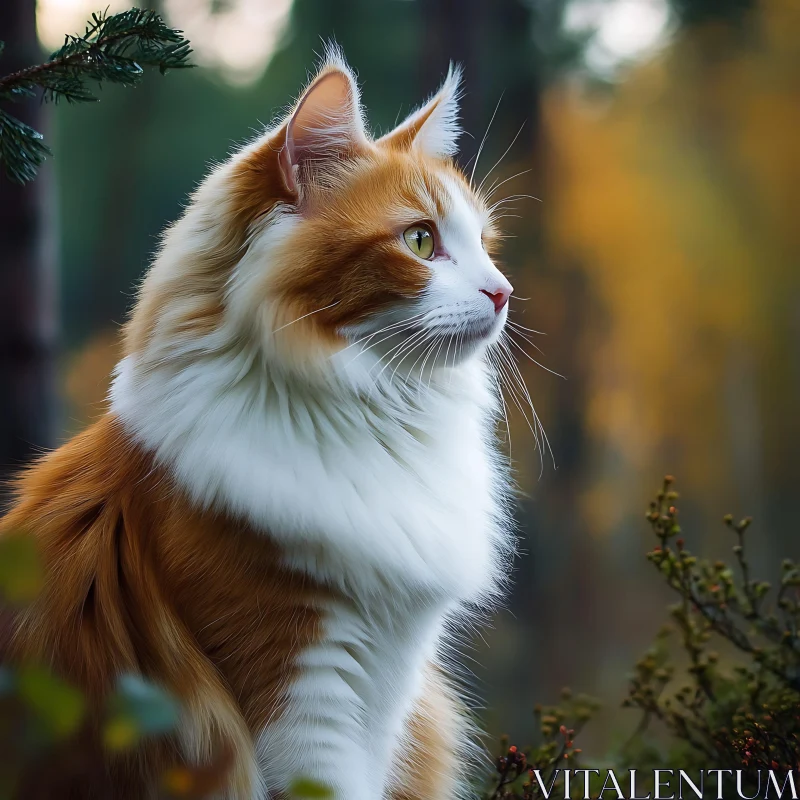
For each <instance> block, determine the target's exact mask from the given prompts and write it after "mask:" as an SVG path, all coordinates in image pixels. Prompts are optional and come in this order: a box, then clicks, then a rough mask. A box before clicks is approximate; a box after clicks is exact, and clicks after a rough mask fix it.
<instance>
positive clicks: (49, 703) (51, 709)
mask: <svg viewBox="0 0 800 800" xmlns="http://www.w3.org/2000/svg"><path fill="white" fill-rule="evenodd" d="M17 693H18V695H19V697H20V698H21V699H22V700H23V701H24V702H25V704H26V705H27V706H28V708H29V709H30V710H31V711H32V712H33V713H34V714H35V716H36V717H37V719H38V720H39V721H40V722H41V723H42V724H43V725H44V727H45V729H46V731H47V732H48V733H49V734H50V735H52V736H54V737H56V738H59V739H63V738H66V737H68V736H70V735H71V734H73V733H75V731H77V730H78V728H79V727H80V725H81V722H83V718H84V715H85V713H86V703H85V701H84V698H83V695H82V694H81V692H80V691H79V690H78V689H76V688H75V687H73V686H70V685H69V684H67V683H64V681H62V680H61V679H60V678H57V677H56V676H55V675H53V674H52V673H51V672H49V671H48V670H46V669H44V668H42V667H25V668H24V669H21V670H20V671H19V673H18V675H17Z"/></svg>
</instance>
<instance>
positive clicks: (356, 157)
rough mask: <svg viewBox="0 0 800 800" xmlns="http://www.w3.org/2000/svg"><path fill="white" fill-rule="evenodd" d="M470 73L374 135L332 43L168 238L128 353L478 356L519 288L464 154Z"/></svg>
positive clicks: (374, 371)
mask: <svg viewBox="0 0 800 800" xmlns="http://www.w3.org/2000/svg"><path fill="white" fill-rule="evenodd" d="M459 77H460V76H459V72H458V70H453V69H451V71H450V73H449V74H448V76H447V78H446V80H445V82H444V84H443V86H442V87H441V89H440V90H439V92H438V93H436V94H435V95H434V96H433V97H432V98H431V99H430V100H429V101H428V102H427V103H425V104H424V105H423V106H422V107H421V108H420V109H419V110H417V111H416V112H414V113H413V114H411V116H409V117H408V119H406V120H405V121H404V122H403V123H402V124H400V125H399V126H398V127H397V128H395V129H394V130H392V131H391V132H389V133H387V134H386V135H384V136H382V137H381V138H378V139H373V138H372V137H371V136H370V135H369V134H368V133H367V131H366V129H365V125H364V117H363V112H362V108H361V102H360V97H359V91H358V87H357V84H356V81H355V78H354V76H353V73H352V72H351V70H350V69H349V68H348V66H347V65H346V64H345V62H344V60H343V59H342V57H341V55H340V54H339V53H338V52H336V51H330V52H329V54H328V57H327V59H326V62H325V64H324V66H323V67H322V68H321V69H320V71H319V72H318V73H317V75H316V76H315V77H314V79H313V80H312V81H311V82H310V83H309V85H308V87H307V88H306V89H305V91H304V92H303V93H302V95H301V96H300V98H299V100H298V101H297V103H296V104H295V105H294V107H293V109H292V110H291V112H290V113H289V114H288V115H287V116H286V117H285V118H284V119H283V120H282V121H281V122H280V123H279V124H278V125H276V126H275V127H273V128H272V129H270V130H269V131H267V132H266V133H265V134H263V135H262V136H260V137H259V138H258V139H257V140H255V141H254V142H252V143H251V144H249V145H247V146H246V147H244V148H243V149H242V150H240V151H239V152H237V153H236V154H235V155H233V156H232V157H231V158H230V159H229V161H228V162H226V163H225V164H223V165H221V166H220V167H218V168H217V169H215V170H214V171H213V172H212V173H211V175H210V176H209V177H208V178H207V179H206V180H205V182H204V183H203V184H202V185H201V187H200V188H199V189H198V190H197V192H196V193H195V195H194V197H193V199H192V202H191V204H190V206H189V208H188V209H187V211H186V213H185V214H184V216H183V217H182V218H181V220H179V221H178V222H177V223H176V224H175V225H174V226H173V227H172V228H171V229H170V230H169V231H168V232H167V234H166V235H165V237H164V242H163V246H162V249H161V252H160V254H159V256H158V258H157V259H156V261H155V263H154V265H153V268H152V269H151V271H150V273H149V274H148V276H147V278H146V280H145V282H144V284H143V286H142V290H141V292H140V297H139V302H138V304H137V308H136V310H135V312H134V315H133V318H132V320H131V322H130V323H129V325H128V329H127V347H128V351H129V353H132V354H134V356H135V357H137V358H138V359H140V360H142V361H145V362H154V363H162V364H163V363H164V360H165V359H166V360H169V359H174V358H178V359H181V360H187V359H188V360H192V359H195V358H197V357H203V356H204V355H216V354H219V353H228V352H234V351H235V350H236V349H237V348H239V349H241V350H248V349H249V350H250V351H253V350H254V349H258V350H259V351H260V353H261V355H262V356H263V357H264V358H265V359H266V360H267V362H269V363H271V364H274V365H277V366H282V367H285V368H286V369H287V370H294V369H304V370H306V371H312V372H313V371H319V370H320V369H323V370H324V369H326V368H327V367H331V366H332V368H335V369H336V370H338V371H344V372H346V373H348V374H349V375H351V376H353V377H354V379H355V380H357V381H359V382H361V381H366V382H369V381H370V380H375V379H377V376H378V374H379V373H383V375H384V379H386V378H388V377H389V374H390V373H391V374H392V375H394V374H398V375H401V376H403V377H404V378H405V377H408V375H409V374H414V373H415V372H416V373H420V371H422V372H423V373H424V372H425V370H430V369H432V368H434V367H436V368H452V367H455V366H457V365H458V364H460V363H462V362H464V361H465V360H467V359H470V358H472V357H475V356H478V355H480V354H481V353H482V352H483V350H485V348H486V347H487V346H488V345H489V344H490V343H491V342H492V341H494V340H495V339H496V338H497V337H498V336H499V334H500V332H501V330H502V328H503V325H504V324H505V320H506V315H507V308H508V306H507V303H508V299H509V296H510V295H511V291H512V287H511V284H510V283H509V282H508V280H507V279H506V278H505V277H504V276H503V274H502V273H501V272H500V271H499V270H498V268H497V267H496V266H495V264H494V263H493V261H492V252H493V250H494V248H495V246H496V244H497V238H498V234H497V231H496V229H495V225H494V223H493V220H492V214H491V209H490V208H489V206H488V204H487V202H486V200H485V199H484V198H483V197H482V196H481V194H480V193H479V192H477V191H476V190H475V189H474V188H473V187H472V186H471V182H470V181H469V180H467V178H466V177H465V176H464V174H462V172H461V171H460V170H459V169H458V167H456V166H455V165H454V163H453V160H452V157H453V155H454V154H455V152H456V140H457V138H458V136H459V133H460V129H459V125H458V121H457V117H458V99H459ZM326 365H327V366H326ZM384 368H385V369H384Z"/></svg>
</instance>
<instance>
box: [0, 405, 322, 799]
mask: <svg viewBox="0 0 800 800" xmlns="http://www.w3.org/2000/svg"><path fill="white" fill-rule="evenodd" d="M19 496H20V501H19V503H18V504H17V505H16V506H15V507H14V508H13V509H12V511H11V512H10V513H9V514H8V515H7V516H6V517H5V518H4V519H3V520H2V522H0V535H8V534H9V533H10V532H13V531H21V530H24V531H30V532H31V533H32V534H34V535H35V536H36V538H37V540H38V542H39V545H40V548H41V552H42V556H43V559H44V563H45V567H46V571H47V583H46V588H45V590H44V593H43V594H42V596H41V597H40V598H39V599H38V600H37V602H36V603H35V604H34V605H33V606H32V607H31V608H29V609H27V610H26V611H25V612H24V613H22V614H21V615H20V616H19V618H18V620H17V628H16V633H15V637H14V640H13V644H12V657H13V658H14V660H16V661H26V662H29V661H35V662H43V663H48V664H52V665H53V667H54V668H55V669H56V670H57V671H58V672H59V673H61V674H63V675H65V676H67V677H68V678H70V679H71V680H73V681H75V682H76V683H77V684H78V685H79V686H81V687H82V688H83V690H84V691H85V692H86V693H87V695H88V696H89V698H90V699H91V700H92V701H93V703H94V705H95V709H98V710H99V707H100V705H101V703H102V700H103V699H104V698H105V697H106V696H107V694H108V692H109V691H110V690H111V688H112V687H113V684H114V681H115V679H116V676H117V675H118V674H119V673H121V672H135V673H139V674H142V675H144V676H146V677H148V678H150V679H152V680H154V681H156V682H158V683H160V684H162V685H164V686H165V687H167V688H168V689H169V690H170V691H172V692H174V693H175V695H176V696H177V697H178V698H180V699H181V700H182V701H183V703H184V704H185V707H186V709H187V719H186V720H185V721H184V726H186V727H188V728H191V729H193V736H194V737H195V738H196V739H197V740H198V741H199V742H200V743H201V745H200V752H199V753H198V755H200V756H203V757H205V758H208V757H210V756H211V754H212V750H213V749H214V747H216V746H218V745H219V744H220V742H225V743H227V744H229V745H230V746H232V747H234V748H235V750H236V754H237V757H238V761H239V763H238V764H237V767H236V768H235V769H234V771H233V776H232V777H233V780H234V782H235V784H236V785H237V786H238V788H239V789H240V790H241V791H242V793H243V795H242V796H247V794H246V792H247V788H246V786H247V782H248V781H249V776H248V774H247V771H246V768H247V764H246V757H247V755H248V751H250V750H252V738H251V737H252V734H253V733H254V732H256V731H258V730H259V729H260V728H261V727H262V726H263V725H264V724H265V722H266V720H267V718H268V717H269V716H270V714H272V713H273V712H274V711H275V710H276V704H277V702H278V700H279V697H280V691H281V688H282V686H283V685H284V683H285V682H286V681H287V680H289V679H290V678H291V660H292V656H293V654H294V653H295V652H296V651H297V650H298V649H299V648H301V647H304V646H307V645H308V644H309V643H310V642H311V641H313V640H314V637H315V634H316V626H317V621H318V619H317V614H316V612H315V605H316V603H317V602H318V601H319V600H321V599H322V598H324V596H325V590H324V589H322V588H321V587H318V586H313V585H312V583H311V582H309V581H308V580H307V579H306V578H304V577H303V576H300V575H297V574H292V573H290V572H288V571H287V570H285V569H283V568H281V567H280V565H279V562H278V559H277V558H276V553H275V548H274V546H273V545H272V544H271V543H270V542H269V540H268V539H265V538H264V537H263V536H256V535H255V534H253V532H252V531H250V530H248V529H247V528H246V527H243V526H241V525H238V524H236V523H235V522H233V521H231V520H228V519H225V518H224V517H221V516H218V515H214V514H211V513H201V512H198V511H196V510H195V509H193V508H192V507H191V506H190V505H189V504H188V503H187V502H186V500H185V499H184V498H183V497H182V496H181V493H180V492H179V491H178V490H177V489H176V487H175V486H174V485H173V484H172V482H171V481H170V479H169V478H168V476H167V475H166V474H165V473H164V472H163V471H162V470H159V469H156V468H154V466H153V464H152V462H151V460H150V459H149V458H148V457H147V456H146V455H144V454H143V453H142V452H140V451H139V450H138V449H137V448H136V447H135V446H134V445H132V444H131V442H130V441H129V440H128V439H127V437H126V436H125V434H124V433H123V432H122V431H121V429H120V427H119V425H118V424H117V423H116V421H115V420H114V418H113V417H111V416H108V415H107V416H105V417H103V418H102V419H101V420H100V421H99V422H97V423H96V424H95V425H93V426H92V427H91V428H89V429H88V430H87V431H86V432H84V433H82V434H80V435H79V436H77V437H75V439H73V440H72V441H71V442H70V443H69V444H67V445H65V446H64V447H62V448H61V449H60V450H58V451H56V452H55V453H52V454H51V455H49V456H46V457H45V458H44V459H43V460H42V461H41V462H40V463H39V464H38V465H37V466H36V467H35V468H34V469H32V470H31V471H30V472H29V473H28V474H27V475H26V476H25V477H24V478H23V480H22V481H21V483H20V485H19ZM256 630H257V631H258V632H259V635H258V636H254V635H253V632H254V631H256ZM170 757H171V758H175V748H174V746H169V745H168V746H166V747H165V745H163V744H159V745H157V746H156V745H149V746H147V747H145V748H144V749H143V750H142V751H141V752H137V754H136V755H135V757H133V758H132V759H130V758H125V759H118V760H116V759H115V760H112V762H111V763H110V769H111V773H112V780H113V782H114V784H115V785H116V786H117V787H120V786H123V787H129V789H130V793H128V794H125V793H119V792H117V793H115V797H130V798H139V797H144V796H146V793H145V791H144V789H143V787H145V786H149V787H153V786H155V785H157V781H158V776H159V773H160V772H161V771H163V769H164V768H165V767H166V766H167V765H168V759H169V758H170ZM81 796H83V795H81ZM86 796H88V793H87V795H86Z"/></svg>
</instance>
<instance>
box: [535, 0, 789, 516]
mask: <svg viewBox="0 0 800 800" xmlns="http://www.w3.org/2000/svg"><path fill="white" fill-rule="evenodd" d="M798 38H800V7H798V6H797V4H796V3H794V2H793V1H792V0H777V1H773V2H763V3H762V4H761V5H760V6H759V7H758V10H757V11H756V12H754V14H753V17H752V20H750V23H749V24H748V25H746V26H745V29H744V31H738V32H737V31H735V30H733V29H730V30H729V29H726V28H722V27H720V26H717V27H714V28H713V29H712V28H706V29H700V30H697V31H694V32H691V33H688V34H685V35H684V36H683V37H682V38H681V39H679V40H677V41H676V42H675V43H674V44H673V46H672V47H671V48H669V50H667V51H666V52H665V53H664V54H663V55H662V57H661V58H659V59H658V60H656V61H654V62H651V63H649V64H646V65H643V66H642V67H640V68H639V69H638V70H637V71H635V72H634V73H633V74H632V75H631V76H630V77H629V79H628V80H627V81H626V82H625V83H623V84H621V85H620V87H619V88H618V90H617V91H616V93H615V95H614V96H613V98H612V99H611V100H610V101H609V100H608V99H607V98H606V99H604V101H603V102H602V104H600V103H595V104H593V103H592V102H591V101H587V100H586V98H578V97H577V96H576V94H575V91H574V89H568V88H564V87H561V88H559V89H557V90H554V91H552V92H551V93H550V94H549V95H548V96H547V98H546V107H545V116H546V126H547V138H548V141H549V143H550V145H551V147H552V150H553V155H552V159H553V163H552V170H553V180H552V187H553V188H552V190H551V196H550V197H549V198H548V202H547V203H546V204H545V211H546V212H547V213H548V219H547V225H548V227H549V229H550V232H551V237H552V242H553V247H554V250H555V252H556V255H557V258H561V259H565V260H566V259H569V260H571V261H572V262H575V261H577V262H578V263H579V264H580V266H581V268H582V269H583V270H585V272H586V274H587V275H588V277H589V281H590V285H591V291H592V293H593V294H594V295H595V296H596V297H597V298H598V299H599V302H600V306H601V308H602V314H601V315H600V317H599V318H598V319H594V320H591V321H589V322H588V323H587V327H586V329H585V331H584V333H583V337H582V339H583V345H582V347H583V351H584V358H585V361H586V363H587V364H588V365H589V366H588V369H589V386H588V391H587V396H588V398H589V401H588V409H587V427H588V430H589V432H590V435H591V437H592V439H593V442H594V444H595V447H594V452H595V453H596V463H595V465H594V468H595V470H596V472H597V474H596V475H595V476H594V477H595V480H594V484H595V486H594V488H593V490H592V493H591V494H590V495H587V497H586V503H587V505H586V509H585V511H586V515H587V517H588V516H590V515H591V516H592V518H593V519H595V520H597V519H600V518H602V519H603V520H605V522H604V524H605V525H606V526H607V527H606V529H607V530H609V529H611V528H612V527H613V526H614V524H616V523H618V522H619V519H617V518H615V516H614V514H613V513H612V514H609V513H605V514H604V515H600V516H599V515H598V514H597V513H596V511H597V508H598V502H599V497H600V495H602V494H603V493H605V494H606V496H607V498H608V499H609V500H610V498H611V496H613V497H615V498H616V500H615V505H617V507H619V508H620V509H629V508H630V503H626V502H622V503H619V499H620V498H623V499H627V500H631V499H633V500H634V501H636V500H638V499H639V498H641V497H644V496H646V489H647V488H648V487H649V485H650V483H652V481H653V476H654V475H658V474H659V471H663V470H664V469H669V470H672V471H675V472H678V473H680V475H681V477H682V478H683V479H684V481H685V482H686V483H687V484H692V485H695V486H699V487H704V489H705V490H707V491H706V496H707V498H708V502H709V503H714V502H716V501H717V499H718V498H719V495H720V494H723V495H724V493H725V492H726V491H727V490H728V489H729V488H730V484H731V483H733V484H734V486H736V487H737V488H741V487H742V485H744V484H749V483H751V482H755V483H758V482H760V481H763V482H764V484H765V485H769V484H772V485H775V486H779V485H780V482H781V481H782V480H785V473H786V472H787V466H788V460H789V459H790V458H792V457H793V454H792V453H791V452H790V448H789V446H788V444H787V442H789V441H792V439H794V441H797V434H798V433H800V423H799V422H798V415H797V414H796V413H795V409H796V407H797V404H798V399H800V398H798V394H800V376H798V374H797V372H796V363H794V364H792V360H793V359H795V360H796V352H797V346H798V335H799V334H800V305H799V304H798V297H800V269H798V256H800V226H798V222H797V201H796V191H797V186H798V185H800V148H799V147H798V146H797V142H798V134H797V131H798V130H800V48H798V47H797V41H798ZM793 369H794V370H795V372H794V374H793V373H792V370H793ZM600 475H601V476H602V481H603V482H602V484H601V483H600V482H599V481H598V480H597V477H598V476H600Z"/></svg>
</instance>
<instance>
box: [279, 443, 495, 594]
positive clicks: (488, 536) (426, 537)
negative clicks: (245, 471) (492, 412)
mask: <svg viewBox="0 0 800 800" xmlns="http://www.w3.org/2000/svg"><path fill="white" fill-rule="evenodd" d="M404 444H405V447H398V448H397V449H396V450H389V449H387V448H386V446H385V443H377V444H376V443H375V442H374V441H372V442H370V441H368V440H367V439H366V437H365V439H362V440H361V441H356V442H353V443H352V444H350V445H346V446H342V447H339V448H332V449H331V450H330V451H328V452H325V451H320V452H316V453H308V454H307V455H306V458H305V459H303V457H302V455H300V454H298V461H304V463H305V465H306V468H305V469H304V470H302V472H301V471H300V470H298V471H297V473H296V474H298V475H302V477H301V478H300V480H298V481H297V483H295V484H294V486H292V487H287V492H286V494H285V495H284V496H283V498H281V499H280V500H278V502H276V504H275V505H274V506H273V508H272V511H273V513H274V514H275V515H276V516H277V517H280V518H281V519H284V520H286V519H287V516H288V514H287V508H286V506H287V503H288V502H292V501H291V500H289V498H290V497H291V496H292V494H294V495H295V498H296V502H298V503H301V502H302V503H303V505H304V513H303V518H304V519H303V520H300V519H295V520H294V521H293V523H292V524H291V525H290V526H289V527H288V529H287V528H283V529H282V531H281V532H280V533H279V534H278V535H279V537H280V538H281V541H282V543H283V544H284V546H285V548H286V550H285V552H286V553H287V558H288V559H289V562H290V564H291V566H293V567H295V568H297V567H299V568H301V569H304V570H307V571H309V572H311V573H312V574H315V575H317V576H320V577H324V578H325V579H330V578H331V577H333V578H334V579H336V578H337V577H338V578H339V579H341V581H342V582H343V584H344V585H345V586H350V587H355V588H359V589H364V588H369V587H366V586H365V584H367V583H369V582H370V581H374V582H375V584H376V586H378V585H380V584H382V583H385V584H386V585H387V586H388V587H390V588H391V587H392V586H393V587H394V588H395V589H396V590H399V589H402V588H403V587H407V586H418V585H422V586H424V587H426V589H428V590H430V591H432V592H433V593H434V594H437V593H438V594H439V595H441V597H443V598H450V599H473V597H474V595H476V594H478V593H480V591H482V589H483V588H484V587H485V586H486V584H487V582H489V581H490V580H491V576H490V573H491V568H492V564H493V561H494V551H495V549H496V547H497V544H498V542H497V540H498V538H499V537H500V536H501V535H502V533H501V532H500V531H499V530H498V525H497V518H498V515H499V504H498V498H497V495H496V491H495V474H494V466H493V464H492V461H491V455H490V453H489V452H488V451H487V449H486V448H485V447H484V445H483V442H482V441H481V439H480V437H479V436H478V435H477V432H475V431H470V430H469V429H466V430H463V431H462V432H461V436H460V437H458V438H456V437H455V436H454V437H453V438H452V439H451V440H449V441H447V440H445V441H442V440H439V441H436V442H428V443H425V444H420V443H419V442H413V443H404ZM312 464H313V466H311V465H312ZM301 497H303V498H305V500H302V499H301ZM276 499H277V498H276Z"/></svg>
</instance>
